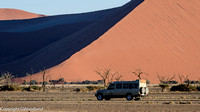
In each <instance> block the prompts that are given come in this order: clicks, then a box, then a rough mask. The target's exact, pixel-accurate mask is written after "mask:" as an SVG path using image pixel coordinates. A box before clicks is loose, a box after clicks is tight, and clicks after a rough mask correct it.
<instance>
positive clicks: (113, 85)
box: [107, 84, 115, 90]
mask: <svg viewBox="0 0 200 112" xmlns="http://www.w3.org/2000/svg"><path fill="white" fill-rule="evenodd" d="M107 89H108V90H111V89H115V84H110V85H109V86H108V88H107Z"/></svg>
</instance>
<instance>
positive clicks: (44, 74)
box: [41, 68, 50, 92]
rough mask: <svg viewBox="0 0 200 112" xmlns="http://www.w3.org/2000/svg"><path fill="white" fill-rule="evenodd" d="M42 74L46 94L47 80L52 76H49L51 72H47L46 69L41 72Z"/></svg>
mask: <svg viewBox="0 0 200 112" xmlns="http://www.w3.org/2000/svg"><path fill="white" fill-rule="evenodd" d="M41 74H42V89H43V92H45V91H46V83H47V79H48V78H49V77H50V75H49V71H48V70H46V69H45V68H44V69H43V70H41Z"/></svg>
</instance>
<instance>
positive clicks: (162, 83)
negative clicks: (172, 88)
mask: <svg viewBox="0 0 200 112" xmlns="http://www.w3.org/2000/svg"><path fill="white" fill-rule="evenodd" d="M157 77H158V80H159V81H160V84H159V86H160V87H161V88H162V92H164V90H165V89H166V88H168V87H169V85H168V83H169V82H170V81H172V80H173V79H174V78H175V77H176V75H175V74H174V75H173V76H172V77H166V76H164V75H163V76H160V75H159V74H158V73H157Z"/></svg>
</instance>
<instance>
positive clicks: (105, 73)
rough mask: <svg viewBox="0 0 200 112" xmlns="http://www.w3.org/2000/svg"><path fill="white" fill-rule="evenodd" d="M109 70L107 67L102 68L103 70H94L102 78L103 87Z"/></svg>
mask: <svg viewBox="0 0 200 112" xmlns="http://www.w3.org/2000/svg"><path fill="white" fill-rule="evenodd" d="M110 71H111V70H110V69H108V68H104V69H103V71H100V70H95V72H96V73H97V74H98V75H99V76H100V77H101V78H102V80H103V83H104V87H106V85H107V79H108V78H109V75H110Z"/></svg>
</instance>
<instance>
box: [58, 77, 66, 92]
mask: <svg viewBox="0 0 200 112" xmlns="http://www.w3.org/2000/svg"><path fill="white" fill-rule="evenodd" d="M59 81H61V85H62V87H61V91H64V82H65V80H64V78H62V76H61V75H60V78H59Z"/></svg>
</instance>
